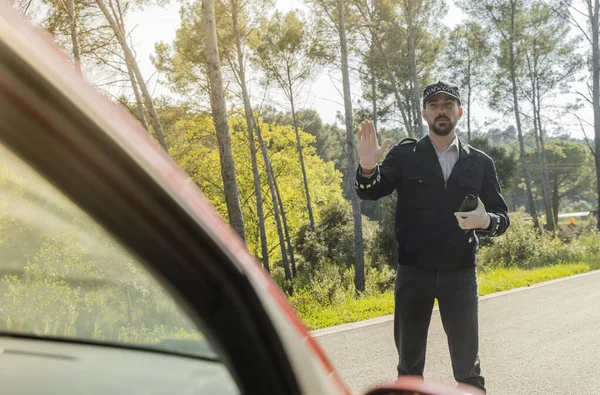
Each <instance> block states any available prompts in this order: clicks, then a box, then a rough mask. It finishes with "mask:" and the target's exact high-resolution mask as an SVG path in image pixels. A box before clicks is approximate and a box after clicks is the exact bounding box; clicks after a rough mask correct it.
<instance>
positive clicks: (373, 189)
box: [354, 144, 400, 200]
mask: <svg viewBox="0 0 600 395" xmlns="http://www.w3.org/2000/svg"><path fill="white" fill-rule="evenodd" d="M399 150H400V146H399V145H398V144H396V145H394V146H393V147H392V149H391V150H390V151H389V152H388V154H387V155H386V157H385V159H384V160H383V162H382V163H381V164H380V165H377V167H376V168H375V171H374V172H373V173H372V174H370V175H369V176H364V175H362V173H361V171H360V170H361V169H360V166H359V167H358V169H357V170H356V181H355V182H354V188H355V189H356V193H357V194H358V196H359V197H360V198H361V199H364V200H377V199H379V198H382V197H384V196H387V195H389V194H391V193H392V192H394V189H396V186H397V185H398V182H399V180H400V160H399V158H398V155H399Z"/></svg>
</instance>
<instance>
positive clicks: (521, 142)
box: [509, 4, 540, 230]
mask: <svg viewBox="0 0 600 395" xmlns="http://www.w3.org/2000/svg"><path fill="white" fill-rule="evenodd" d="M511 5H512V7H513V12H512V13H511V37H510V39H511V42H510V43H509V44H510V79H511V84H512V94H513V106H514V110H515V120H516V123H517V134H518V136H519V149H520V154H521V166H523V173H524V174H525V185H526V188H527V199H528V201H529V211H530V214H531V217H532V219H533V226H534V227H535V228H536V229H538V230H539V229H540V222H539V220H538V215H537V210H536V208H535V200H534V199H533V191H532V190H531V177H530V175H529V166H528V165H527V156H526V152H525V141H524V138H523V130H522V129H521V114H520V112H519V99H518V97H517V76H516V70H515V68H516V61H515V43H514V40H515V38H514V23H515V12H514V4H511Z"/></svg>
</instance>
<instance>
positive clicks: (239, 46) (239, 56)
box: [231, 1, 271, 273]
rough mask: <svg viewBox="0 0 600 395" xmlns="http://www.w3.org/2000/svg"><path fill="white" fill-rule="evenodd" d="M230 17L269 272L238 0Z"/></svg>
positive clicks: (264, 250)
mask: <svg viewBox="0 0 600 395" xmlns="http://www.w3.org/2000/svg"><path fill="white" fill-rule="evenodd" d="M231 18H232V22H233V34H234V36H235V44H236V49H237V60H238V75H239V83H240V88H241V89H242V99H243V101H244V114H245V116H246V127H247V128H248V143H249V146H250V160H251V161H252V176H253V178H254V195H255V197H256V216H257V219H258V231H259V235H260V246H261V252H262V263H263V266H264V268H265V270H266V271H267V272H268V273H270V272H271V268H270V267H269V246H268V244H267V233H266V230H265V215H264V210H263V197H262V190H261V187H260V174H259V172H258V163H257V161H256V144H255V143H254V129H255V128H254V114H252V106H251V104H250V95H249V94H248V88H247V86H246V71H245V69H244V68H245V66H244V51H243V49H242V39H241V37H240V26H239V21H238V2H237V1H231Z"/></svg>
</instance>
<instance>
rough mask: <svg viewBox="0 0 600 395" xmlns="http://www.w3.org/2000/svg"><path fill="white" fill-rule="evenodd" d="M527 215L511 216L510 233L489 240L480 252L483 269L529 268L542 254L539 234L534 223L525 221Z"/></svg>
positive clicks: (520, 213) (479, 257) (521, 212)
mask: <svg viewBox="0 0 600 395" xmlns="http://www.w3.org/2000/svg"><path fill="white" fill-rule="evenodd" d="M524 217H525V213H524V212H523V211H519V212H516V213H513V214H511V215H510V218H511V225H510V227H509V229H508V231H507V232H506V233H505V234H504V235H502V236H500V237H497V238H493V239H490V240H488V243H489V245H488V246H486V247H482V248H481V250H480V251H479V256H478V260H479V265H480V267H481V268H483V269H488V268H495V267H527V266H529V264H530V262H531V261H532V260H533V259H535V258H536V257H538V256H539V255H540V253H541V249H540V243H539V242H538V234H537V232H536V230H535V229H534V228H533V226H532V223H531V222H528V221H525V220H524Z"/></svg>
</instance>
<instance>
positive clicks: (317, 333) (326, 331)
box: [310, 270, 600, 337]
mask: <svg viewBox="0 0 600 395" xmlns="http://www.w3.org/2000/svg"><path fill="white" fill-rule="evenodd" d="M594 274H600V270H592V271H589V272H585V273H580V274H574V275H572V276H567V277H561V278H556V279H554V280H549V281H545V282H542V283H537V284H533V285H528V286H526V287H520V288H513V289H509V290H506V291H500V292H496V293H492V294H488V295H485V296H481V297H480V298H479V300H480V301H485V300H487V299H494V298H499V297H501V296H505V295H510V294H513V293H516V292H523V291H527V290H530V289H534V288H540V287H545V286H547V285H552V284H556V283H560V282H563V281H570V280H575V279H578V278H581V277H585V276H590V275H594ZM437 309H438V307H437V306H435V307H434V311H435V310H437ZM393 319H394V315H393V314H390V315H385V316H382V317H377V318H369V319H368V320H363V321H358V322H350V323H348V324H341V325H335V326H330V327H328V328H322V329H317V330H314V331H311V332H310V334H311V335H312V336H313V337H321V336H327V335H333V334H336V333H340V332H345V331H350V330H353V329H358V328H364V327H367V326H372V325H378V324H383V323H386V322H389V321H392V320H393Z"/></svg>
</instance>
